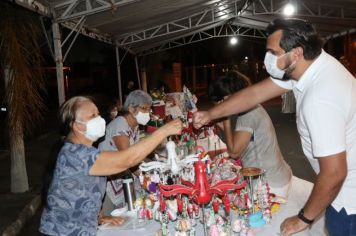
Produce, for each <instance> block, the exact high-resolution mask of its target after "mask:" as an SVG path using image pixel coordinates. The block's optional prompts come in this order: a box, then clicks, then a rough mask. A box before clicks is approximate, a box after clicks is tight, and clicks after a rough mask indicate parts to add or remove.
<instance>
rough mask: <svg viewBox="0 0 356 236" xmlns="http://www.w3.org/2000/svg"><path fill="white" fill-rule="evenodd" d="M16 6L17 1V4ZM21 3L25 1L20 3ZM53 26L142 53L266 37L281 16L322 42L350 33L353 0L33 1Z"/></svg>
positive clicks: (355, 6) (355, 17)
mask: <svg viewBox="0 0 356 236" xmlns="http://www.w3.org/2000/svg"><path fill="white" fill-rule="evenodd" d="M18 1H19V0H18ZM23 1H24V0H23ZM34 2H35V3H36V2H38V3H39V4H42V5H44V6H47V7H49V9H52V14H53V15H54V18H55V20H56V21H57V22H60V23H62V24H63V25H65V26H66V27H69V28H76V29H77V30H80V31H81V32H82V33H83V34H86V35H88V36H91V37H93V38H97V39H99V40H102V41H106V42H108V43H112V44H115V45H117V46H119V47H122V48H126V49H127V50H129V51H131V52H133V53H138V54H144V53H149V52H155V51H159V50H164V49H167V48H171V47H177V46H181V45H185V44H188V43H193V42H196V41H200V40H205V39H208V38H212V37H222V36H229V35H236V36H241V37H242V36H243V37H255V38H265V37H266V35H265V32H264V29H265V27H266V26H267V24H268V22H270V21H271V20H273V19H274V18H277V17H283V8H284V6H285V5H286V4H287V3H290V4H293V5H295V7H296V12H295V14H294V15H293V17H297V18H303V19H307V20H309V21H311V22H312V23H313V24H314V25H315V26H316V29H317V30H318V32H319V33H320V34H321V35H322V36H323V37H325V38H327V39H328V38H331V37H336V36H338V35H340V34H345V33H348V32H354V31H355V29H354V28H353V27H355V26H356V14H355V12H356V1H354V0H338V1H334V0H323V1H321V0H313V1H310V0H288V1H285V0H179V1H177V0H35V1H34Z"/></svg>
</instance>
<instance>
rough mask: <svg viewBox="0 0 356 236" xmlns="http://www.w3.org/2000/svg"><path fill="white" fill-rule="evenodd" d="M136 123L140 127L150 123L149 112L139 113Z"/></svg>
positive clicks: (136, 116)
mask: <svg viewBox="0 0 356 236" xmlns="http://www.w3.org/2000/svg"><path fill="white" fill-rule="evenodd" d="M135 118H136V121H137V123H138V124H140V125H146V124H147V123H148V121H150V119H151V117H150V113H149V112H147V113H146V112H141V111H138V113H137V115H135Z"/></svg>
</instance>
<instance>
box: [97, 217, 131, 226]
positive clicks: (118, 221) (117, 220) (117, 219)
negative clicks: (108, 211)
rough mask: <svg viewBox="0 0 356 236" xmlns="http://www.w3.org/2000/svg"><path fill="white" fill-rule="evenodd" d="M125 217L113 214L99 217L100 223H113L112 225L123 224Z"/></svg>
mask: <svg viewBox="0 0 356 236" xmlns="http://www.w3.org/2000/svg"><path fill="white" fill-rule="evenodd" d="M124 221H125V220H124V218H122V217H113V216H102V217H100V219H99V223H100V224H111V225H122V224H123V223H124Z"/></svg>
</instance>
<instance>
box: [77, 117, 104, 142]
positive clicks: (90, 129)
mask: <svg viewBox="0 0 356 236" xmlns="http://www.w3.org/2000/svg"><path fill="white" fill-rule="evenodd" d="M77 122H78V123H81V124H85V125H86V128H87V129H86V131H85V132H84V133H83V134H84V136H85V137H86V138H87V139H89V140H91V141H93V142H95V141H96V140H98V139H99V138H101V137H103V136H104V134H105V120H104V119H103V118H102V117H101V116H97V117H95V118H93V119H91V120H89V121H87V122H82V121H78V120H77Z"/></svg>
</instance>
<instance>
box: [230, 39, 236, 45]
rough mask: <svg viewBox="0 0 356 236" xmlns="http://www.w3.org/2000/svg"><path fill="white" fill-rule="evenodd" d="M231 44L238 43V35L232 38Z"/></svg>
mask: <svg viewBox="0 0 356 236" xmlns="http://www.w3.org/2000/svg"><path fill="white" fill-rule="evenodd" d="M230 44H231V45H235V44H237V38H236V37H232V38H230Z"/></svg>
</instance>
